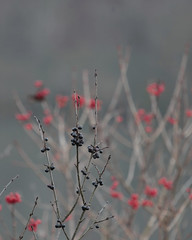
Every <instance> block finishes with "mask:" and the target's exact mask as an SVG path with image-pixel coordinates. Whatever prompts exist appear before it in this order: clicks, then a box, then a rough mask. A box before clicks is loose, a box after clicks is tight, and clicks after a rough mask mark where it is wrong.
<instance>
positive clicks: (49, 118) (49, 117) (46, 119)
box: [43, 114, 53, 125]
mask: <svg viewBox="0 0 192 240" xmlns="http://www.w3.org/2000/svg"><path fill="white" fill-rule="evenodd" d="M52 121H53V116H52V115H51V114H49V115H47V116H45V117H44V118H43V123H44V124H45V125H49V124H51V123H52Z"/></svg>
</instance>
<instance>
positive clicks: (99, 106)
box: [88, 98, 101, 110]
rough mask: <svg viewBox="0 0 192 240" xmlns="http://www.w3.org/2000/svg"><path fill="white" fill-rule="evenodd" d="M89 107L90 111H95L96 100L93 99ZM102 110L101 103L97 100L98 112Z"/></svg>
mask: <svg viewBox="0 0 192 240" xmlns="http://www.w3.org/2000/svg"><path fill="white" fill-rule="evenodd" d="M88 107H89V108H90V109H95V99H93V98H92V99H90V100H89V103H88ZM100 108H101V101H100V100H97V110H100Z"/></svg>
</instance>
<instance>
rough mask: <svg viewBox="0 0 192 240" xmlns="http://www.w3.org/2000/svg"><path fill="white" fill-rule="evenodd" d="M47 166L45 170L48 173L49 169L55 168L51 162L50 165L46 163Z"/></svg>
mask: <svg viewBox="0 0 192 240" xmlns="http://www.w3.org/2000/svg"><path fill="white" fill-rule="evenodd" d="M45 166H46V169H45V172H46V173H48V172H49V171H53V170H54V169H55V167H54V165H53V163H51V165H50V166H48V165H45Z"/></svg>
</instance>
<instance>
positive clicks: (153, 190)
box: [145, 185, 158, 197]
mask: <svg viewBox="0 0 192 240" xmlns="http://www.w3.org/2000/svg"><path fill="white" fill-rule="evenodd" d="M157 194H158V190H157V188H151V187H150V186H148V185H147V186H146V187H145V195H147V196H149V197H156V196H157Z"/></svg>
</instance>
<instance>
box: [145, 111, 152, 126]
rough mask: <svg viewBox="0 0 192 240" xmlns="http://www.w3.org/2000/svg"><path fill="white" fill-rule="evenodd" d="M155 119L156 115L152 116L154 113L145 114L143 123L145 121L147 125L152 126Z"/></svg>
mask: <svg viewBox="0 0 192 240" xmlns="http://www.w3.org/2000/svg"><path fill="white" fill-rule="evenodd" d="M153 118H154V114H152V113H148V114H144V115H143V121H144V122H145V123H146V124H151V122H152V120H153Z"/></svg>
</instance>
